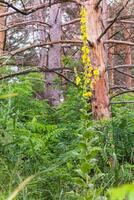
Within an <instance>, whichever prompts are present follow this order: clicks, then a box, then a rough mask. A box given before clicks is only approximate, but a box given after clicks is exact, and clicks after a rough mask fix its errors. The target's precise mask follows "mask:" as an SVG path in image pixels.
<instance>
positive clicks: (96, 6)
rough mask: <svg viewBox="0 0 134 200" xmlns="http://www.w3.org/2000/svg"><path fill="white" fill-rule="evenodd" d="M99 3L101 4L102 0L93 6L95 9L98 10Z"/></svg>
mask: <svg viewBox="0 0 134 200" xmlns="http://www.w3.org/2000/svg"><path fill="white" fill-rule="evenodd" d="M101 2H102V0H98V2H97V4H96V5H95V9H98V7H99V5H100V3H101Z"/></svg>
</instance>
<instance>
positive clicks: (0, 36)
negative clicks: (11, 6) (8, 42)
mask: <svg viewBox="0 0 134 200" xmlns="http://www.w3.org/2000/svg"><path fill="white" fill-rule="evenodd" d="M5 11H6V8H5V7H4V6H0V13H4V12H5ZM5 23H6V20H5V18H4V17H2V18H0V29H3V28H4V27H5ZM5 38H6V32H5V31H2V32H0V55H1V54H2V53H3V50H4V46H5Z"/></svg>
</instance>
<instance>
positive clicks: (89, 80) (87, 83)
mask: <svg viewBox="0 0 134 200" xmlns="http://www.w3.org/2000/svg"><path fill="white" fill-rule="evenodd" d="M80 16H81V20H80V22H81V27H80V29H81V39H82V42H83V44H82V48H81V51H82V63H83V67H84V73H83V74H84V76H83V77H82V79H83V84H82V87H83V97H85V98H89V97H92V90H93V86H94V83H95V82H96V79H97V77H98V76H99V69H98V68H97V69H94V68H93V67H92V64H91V60H90V57H89V54H90V48H89V44H88V33H87V25H86V23H87V12H86V9H85V7H82V8H81V13H80ZM81 81H82V80H81V78H80V77H79V76H78V75H77V77H76V85H79V84H80V83H81Z"/></svg>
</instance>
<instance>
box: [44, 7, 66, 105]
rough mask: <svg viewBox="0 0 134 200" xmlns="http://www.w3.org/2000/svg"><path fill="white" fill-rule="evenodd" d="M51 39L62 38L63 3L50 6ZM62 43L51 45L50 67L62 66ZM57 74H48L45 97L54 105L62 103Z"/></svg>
mask: <svg viewBox="0 0 134 200" xmlns="http://www.w3.org/2000/svg"><path fill="white" fill-rule="evenodd" d="M49 24H50V40H51V41H58V40H61V33H62V32H61V4H55V5H52V6H51V7H50V19H49ZM60 58H61V44H54V45H52V46H50V48H49V52H48V68H49V69H55V68H57V67H61V60H60ZM55 78H56V76H55V74H54V73H48V74H46V93H45V97H46V98H47V99H48V101H49V103H50V104H51V105H53V106H57V105H58V104H59V103H60V97H61V93H62V92H61V91H59V90H58V89H57V88H56V85H55Z"/></svg>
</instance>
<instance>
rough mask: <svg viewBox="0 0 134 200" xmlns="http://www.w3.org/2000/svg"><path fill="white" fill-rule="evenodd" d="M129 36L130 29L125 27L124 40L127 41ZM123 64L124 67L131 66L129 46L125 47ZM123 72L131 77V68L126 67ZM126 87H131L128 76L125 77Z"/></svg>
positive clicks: (130, 79)
mask: <svg viewBox="0 0 134 200" xmlns="http://www.w3.org/2000/svg"><path fill="white" fill-rule="evenodd" d="M130 35H131V32H130V29H129V28H128V27H127V26H126V29H125V30H124V36H125V39H126V40H128V38H129V37H130ZM129 41H130V40H129ZM125 64H126V65H131V64H132V52H131V47H130V46H126V47H125ZM125 71H126V73H127V74H130V76H131V75H132V72H131V68H129V67H127V69H126V70H125ZM126 86H127V88H129V89H130V88H131V87H132V78H131V77H129V76H126Z"/></svg>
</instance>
